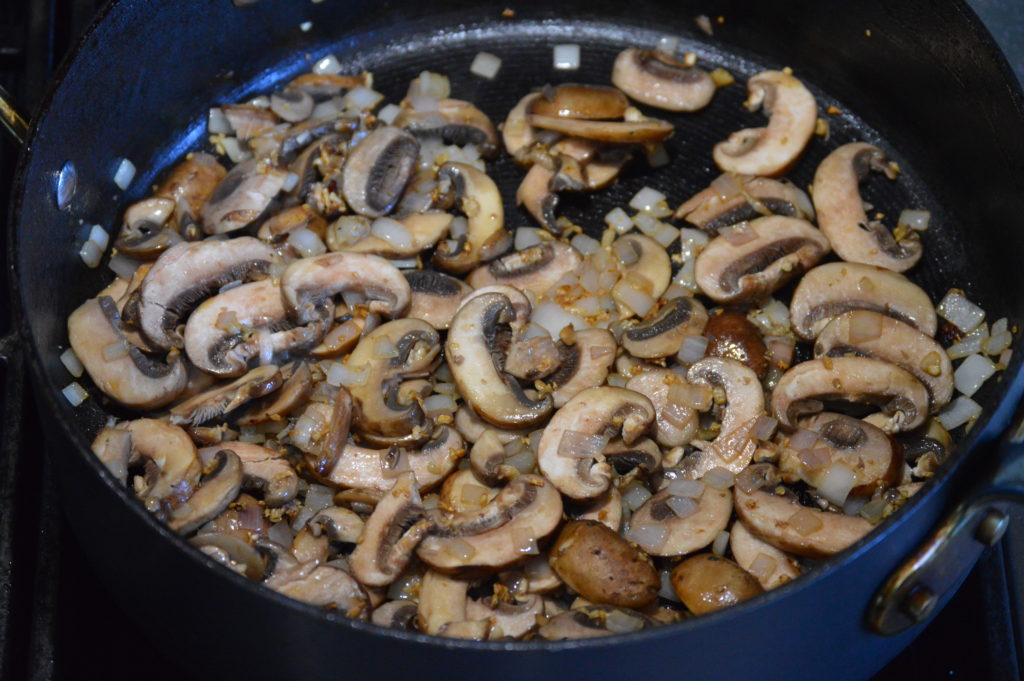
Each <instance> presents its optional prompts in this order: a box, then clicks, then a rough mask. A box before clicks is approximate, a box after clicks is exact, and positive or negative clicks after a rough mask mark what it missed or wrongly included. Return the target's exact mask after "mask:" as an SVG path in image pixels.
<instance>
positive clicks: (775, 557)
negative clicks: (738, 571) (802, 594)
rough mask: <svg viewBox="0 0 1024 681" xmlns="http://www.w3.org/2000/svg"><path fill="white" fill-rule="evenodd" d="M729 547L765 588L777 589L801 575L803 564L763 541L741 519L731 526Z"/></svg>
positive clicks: (734, 556) (745, 568)
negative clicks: (801, 565)
mask: <svg viewBox="0 0 1024 681" xmlns="http://www.w3.org/2000/svg"><path fill="white" fill-rule="evenodd" d="M729 548H730V549H731V550H732V556H733V558H734V559H735V560H736V564H737V565H739V566H740V567H741V568H743V569H744V570H746V571H747V572H749V573H750V574H752V575H754V577H756V578H757V581H759V582H760V583H761V586H762V587H764V588H765V590H770V589H776V588H778V587H780V586H782V585H783V584H785V583H787V582H790V581H792V580H794V579H796V578H797V577H799V576H800V572H801V571H800V563H799V562H797V560H796V559H795V558H793V557H792V556H790V555H789V554H787V553H785V552H783V551H779V550H778V549H777V548H775V547H774V546H772V545H771V544H769V543H768V542H765V541H761V540H760V539H758V538H757V537H755V536H754V535H753V534H751V533H750V530H748V529H747V526H746V525H744V524H743V523H742V522H740V521H738V520H737V521H736V522H734V523H733V524H732V527H731V528H730V529H729Z"/></svg>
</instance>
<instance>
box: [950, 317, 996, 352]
mask: <svg viewBox="0 0 1024 681" xmlns="http://www.w3.org/2000/svg"><path fill="white" fill-rule="evenodd" d="M988 339H989V333H988V324H985V323H984V322H983V323H981V324H979V325H978V327H977V328H976V329H974V330H973V331H971V332H970V333H969V334H967V335H965V336H964V337H963V338H961V339H960V342H958V343H954V344H953V345H950V346H949V347H948V348H946V355H948V356H949V358H950V359H962V358H964V357H967V356H968V355H973V354H975V353H978V352H981V351H982V348H983V346H984V345H985V343H987V342H988Z"/></svg>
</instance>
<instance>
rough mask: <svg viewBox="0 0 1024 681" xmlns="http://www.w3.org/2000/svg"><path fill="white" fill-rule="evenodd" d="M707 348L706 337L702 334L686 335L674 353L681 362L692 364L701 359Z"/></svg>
mask: <svg viewBox="0 0 1024 681" xmlns="http://www.w3.org/2000/svg"><path fill="white" fill-rule="evenodd" d="M707 349H708V339H707V338H706V337H704V336H687V337H686V339H685V340H683V345H682V347H681V348H679V352H678V353H676V358H677V359H678V360H679V361H680V362H682V363H683V364H693V363H694V362H696V361H698V360H700V359H702V358H703V357H704V353H705V352H707Z"/></svg>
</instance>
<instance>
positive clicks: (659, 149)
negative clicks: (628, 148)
mask: <svg viewBox="0 0 1024 681" xmlns="http://www.w3.org/2000/svg"><path fill="white" fill-rule="evenodd" d="M644 156H645V157H646V158H647V165H649V166H650V167H652V168H662V167H664V166H667V165H668V164H669V163H670V162H671V161H672V159H670V158H669V156H668V151H667V150H666V149H665V145H664V144H659V145H657V146H655V147H654V148H653V149H646V148H645V149H644Z"/></svg>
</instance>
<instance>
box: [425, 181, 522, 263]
mask: <svg viewBox="0 0 1024 681" xmlns="http://www.w3.org/2000/svg"><path fill="white" fill-rule="evenodd" d="M437 177H438V182H439V183H440V184H439V191H440V192H441V194H442V195H443V197H444V198H443V203H445V204H451V205H456V206H458V208H459V210H461V211H462V213H463V214H464V215H465V216H466V218H467V219H468V221H469V224H468V228H467V232H466V234H465V235H464V236H463V237H460V238H459V239H458V240H456V241H455V242H454V246H453V245H451V243H449V242H448V241H442V242H441V244H440V245H439V246H438V247H437V250H436V251H434V257H433V263H434V264H435V265H436V266H438V267H440V268H441V269H443V270H445V271H446V272H452V273H455V274H462V273H465V272H468V271H469V270H471V269H473V268H474V267H476V266H477V265H479V264H480V263H484V262H488V261H489V260H493V259H494V258H496V257H498V256H499V255H501V254H502V253H504V252H505V251H507V250H508V249H509V248H511V246H512V235H511V234H510V233H509V232H508V230H506V229H505V211H504V208H503V205H502V199H501V192H500V190H499V189H498V185H496V184H495V183H494V180H492V179H491V178H490V177H488V176H487V174H486V173H484V172H483V171H481V170H479V169H477V168H475V167H473V166H471V165H467V164H465V163H445V164H444V165H443V166H441V168H440V169H439V170H438V171H437Z"/></svg>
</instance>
